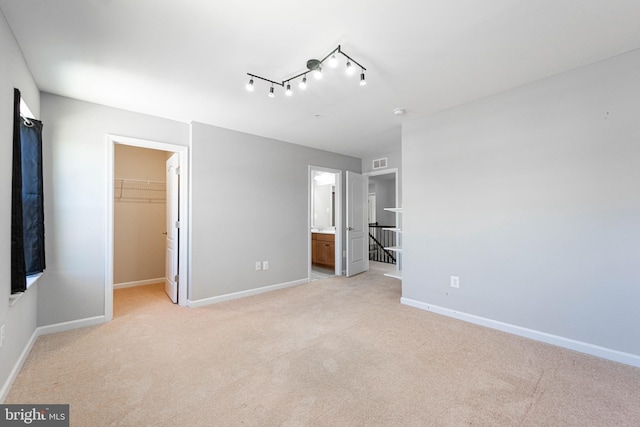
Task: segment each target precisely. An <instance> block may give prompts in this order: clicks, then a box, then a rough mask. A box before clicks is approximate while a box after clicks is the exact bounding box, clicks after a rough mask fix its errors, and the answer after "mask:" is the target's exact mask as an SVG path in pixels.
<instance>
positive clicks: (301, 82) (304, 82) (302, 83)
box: [300, 74, 307, 90]
mask: <svg viewBox="0 0 640 427" xmlns="http://www.w3.org/2000/svg"><path fill="white" fill-rule="evenodd" d="M306 88H307V75H306V74H305V76H304V77H303V78H302V80H301V81H300V89H302V90H304V89H306Z"/></svg>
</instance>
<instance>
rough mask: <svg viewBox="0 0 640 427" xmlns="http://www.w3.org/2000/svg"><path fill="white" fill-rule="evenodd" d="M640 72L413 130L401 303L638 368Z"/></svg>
mask: <svg viewBox="0 0 640 427" xmlns="http://www.w3.org/2000/svg"><path fill="white" fill-rule="evenodd" d="M639 69H640V51H636V52H633V53H630V54H626V55H624V56H619V57H616V58H613V59H610V60H607V61H603V62H600V63H596V64H593V65H590V66H587V67H583V68H579V69H576V70H573V71H570V72H568V73H565V74H561V75H558V76H555V77H552V78H549V79H546V80H543V81H540V82H537V83H534V84H530V85H527V86H524V87H521V88H519V89H516V90H512V91H509V92H505V93H502V94H499V95H495V96H492V97H489V98H486V99H483V100H480V101H477V102H474V103H470V104H467V105H463V106H460V107H457V108H453V109H451V110H448V111H444V112H441V113H439V114H435V115H432V116H430V117H426V118H423V119H418V120H414V121H411V122H408V123H406V124H405V126H404V129H403V143H402V144H403V145H402V153H403V164H402V166H403V178H404V189H403V191H404V194H403V196H404V208H405V214H404V219H403V221H404V231H405V233H404V235H403V240H404V249H405V251H404V276H403V297H404V298H408V299H412V300H415V301H419V302H423V303H428V304H433V305H436V306H440V307H445V308H449V309H452V310H457V311H460V312H465V313H470V314H473V315H477V316H481V317H485V318H488V319H494V320H498V321H501V322H505V323H508V324H511V325H517V326H522V327H526V328H530V329H533V330H537V331H541V332H546V333H549V334H553V335H556V336H560V337H565V338H570V339H574V340H578V341H581V342H586V343H590V344H594V345H598V346H602V347H605V348H609V349H613V350H619V351H621V352H626V353H630V354H633V355H640V329H639V328H638V325H640V310H638V302H640V268H638V265H639V260H640V243H639V242H640V120H639V118H640V73H639V72H638V70H639ZM450 275H458V276H460V288H459V289H452V288H451V287H450V286H449V278H450Z"/></svg>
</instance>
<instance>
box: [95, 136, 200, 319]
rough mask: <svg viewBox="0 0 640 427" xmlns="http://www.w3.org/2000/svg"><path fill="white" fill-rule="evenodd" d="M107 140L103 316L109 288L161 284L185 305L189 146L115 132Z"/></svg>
mask: <svg viewBox="0 0 640 427" xmlns="http://www.w3.org/2000/svg"><path fill="white" fill-rule="evenodd" d="M108 144H109V146H108V149H109V156H108V158H109V167H108V175H109V176H108V183H109V184H110V185H109V187H108V189H109V190H108V193H109V194H108V201H107V215H106V216H107V246H108V247H107V252H106V256H107V262H106V276H107V280H106V285H105V317H106V318H107V320H111V319H112V318H113V290H114V288H126V287H135V286H142V285H151V284H163V285H162V287H163V288H164V289H165V291H166V293H167V295H168V297H169V298H170V299H171V301H172V302H174V303H178V304H179V305H187V295H188V276H187V270H188V269H187V267H188V261H187V248H188V242H187V238H188V213H187V206H188V188H187V179H186V176H188V175H186V173H188V162H187V155H188V147H185V146H179V145H173V144H166V143H160V142H154V141H147V140H140V139H135V138H127V137H119V136H109V137H108ZM169 184H171V185H169Z"/></svg>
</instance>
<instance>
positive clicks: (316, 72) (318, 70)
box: [313, 66, 322, 80]
mask: <svg viewBox="0 0 640 427" xmlns="http://www.w3.org/2000/svg"><path fill="white" fill-rule="evenodd" d="M313 77H315V78H316V79H318V80H320V79H321V78H322V67H320V66H318V68H316V69H315V70H314V71H313Z"/></svg>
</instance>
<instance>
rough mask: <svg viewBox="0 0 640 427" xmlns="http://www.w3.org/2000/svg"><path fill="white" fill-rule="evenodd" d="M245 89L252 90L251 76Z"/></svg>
mask: <svg viewBox="0 0 640 427" xmlns="http://www.w3.org/2000/svg"><path fill="white" fill-rule="evenodd" d="M247 90H248V91H249V92H253V77H252V78H251V79H249V83H247Z"/></svg>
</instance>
